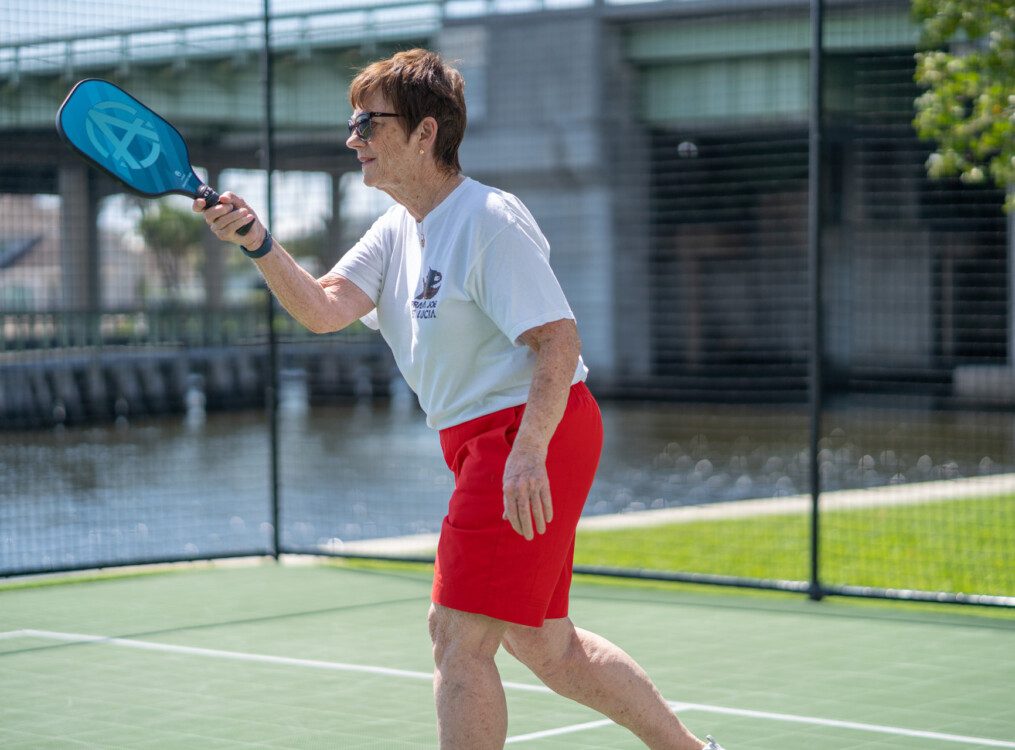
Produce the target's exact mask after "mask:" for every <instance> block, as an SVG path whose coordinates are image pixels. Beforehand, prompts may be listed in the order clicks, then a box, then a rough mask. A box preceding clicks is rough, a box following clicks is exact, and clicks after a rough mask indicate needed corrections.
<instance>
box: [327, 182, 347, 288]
mask: <svg viewBox="0 0 1015 750" xmlns="http://www.w3.org/2000/svg"><path fill="white" fill-rule="evenodd" d="M343 174H345V173H344V172H332V173H331V216H330V217H329V218H328V223H327V230H326V234H325V236H326V238H327V239H326V243H325V245H326V246H325V247H324V249H323V251H322V253H321V272H322V273H323V272H325V271H328V270H330V269H331V267H332V266H333V265H335V263H337V262H338V259H339V258H341V257H342V255H344V254H345V251H346V250H348V249H349V248H348V247H343V245H342V175H343Z"/></svg>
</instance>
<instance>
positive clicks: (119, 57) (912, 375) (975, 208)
mask: <svg viewBox="0 0 1015 750" xmlns="http://www.w3.org/2000/svg"><path fill="white" fill-rule="evenodd" d="M268 6H269V4H268V3H264V4H262V3H260V2H249V1H248V2H238V3H233V4H232V5H231V6H230V8H229V9H228V11H227V13H228V15H227V16H224V17H222V16H220V17H216V18H214V19H209V18H207V17H206V15H205V13H204V12H200V13H196V14H195V15H194V17H188V16H186V15H183V16H181V15H180V13H181V12H180V11H179V9H173V8H168V7H163V8H161V9H157V8H154V7H149V6H142V7H138V6H137V5H136V4H131V3H122V2H116V1H115V0H104V1H103V2H92V3H89V4H87V5H84V6H83V5H77V4H75V5H70V4H68V8H67V12H66V13H63V14H61V15H59V19H60V20H59V25H54V21H53V18H54V17H55V16H54V15H53V14H51V13H46V14H45V18H43V11H42V10H41V9H40V10H33V9H32V8H30V7H27V6H26V7H24V8H20V9H9V8H8V9H0V29H2V30H0V325H2V327H3V339H2V341H3V344H2V349H0V420H2V425H3V429H2V432H0V467H2V477H3V479H2V480H0V574H4V575H14V574H24V573H34V572H44V571H53V570H66V569H75V568H90V567H96V566H106V565H120V564H128V563H138V562H154V561H169V560H188V559H205V558H212V557H224V556H239V555H261V554H278V553H283V552H295V553H311V554H338V555H367V556H378V557H399V558H409V559H427V558H428V557H429V556H431V555H432V551H433V548H434V544H435V535H436V532H437V531H438V530H439V528H440V522H441V518H442V516H443V514H444V508H445V505H446V502H447V498H448V496H449V494H450V490H451V487H452V479H451V476H450V473H449V472H448V471H447V468H446V467H445V466H444V464H443V461H442V458H441V456H440V452H439V448H438V445H437V439H436V436H435V435H434V434H433V433H431V432H430V431H429V430H428V429H427V428H426V426H425V424H424V423H423V419H422V415H421V413H420V412H419V410H418V407H417V405H416V403H415V399H414V397H413V396H412V395H411V393H409V392H408V391H407V388H406V386H405V384H404V382H403V381H402V380H401V377H400V376H399V375H398V373H397V371H396V370H395V369H394V365H393V361H392V359H391V357H390V355H389V354H388V352H387V349H386V347H385V345H384V342H383V341H382V340H381V339H380V338H379V337H378V336H377V335H376V334H374V333H372V332H370V331H369V330H368V329H366V328H365V327H363V326H360V325H355V326H353V327H352V328H350V329H347V330H346V331H344V332H342V333H340V334H334V335H328V336H312V335H311V334H309V333H307V332H305V331H303V330H302V329H300V328H299V326H298V325H297V324H295V323H294V322H293V321H292V320H291V319H290V318H289V317H288V316H287V315H286V314H284V313H281V312H279V311H277V310H275V309H274V308H273V307H272V306H271V304H270V302H269V301H268V296H267V292H266V289H265V287H264V285H263V282H262V281H261V279H260V277H259V275H258V274H257V271H256V269H255V268H254V267H253V265H252V264H250V262H249V261H247V260H246V259H244V258H243V257H242V256H240V254H239V253H238V252H237V251H236V250H235V248H232V247H229V246H225V245H223V244H222V243H220V242H218V241H217V240H215V239H214V237H212V236H211V235H210V234H209V233H208V232H207V231H206V230H205V228H204V225H203V222H202V221H201V219H200V218H199V217H197V216H195V215H193V214H192V213H191V211H190V202H189V200H188V199H185V198H169V199H161V200H158V201H148V200H142V199H138V198H135V197H132V196H129V195H127V194H125V193H124V192H123V191H122V189H121V188H120V187H119V186H118V185H117V184H115V183H113V182H112V181H111V180H109V179H108V178H106V177H104V176H102V175H100V174H99V173H98V172H97V171H95V170H94V169H91V168H90V167H88V166H86V165H85V164H84V163H83V162H82V161H80V160H79V159H77V158H76V157H75V156H74V155H73V154H72V153H70V152H69V151H68V150H67V149H66V148H65V147H64V146H63V144H62V143H61V142H60V140H59V138H58V137H57V134H56V132H55V129H54V127H53V119H54V116H55V113H56V109H57V107H58V106H59V105H60V102H61V101H62V100H63V98H64V96H65V95H66V94H67V91H68V90H69V89H70V87H71V86H72V85H73V84H74V82H75V81H77V80H80V79H83V78H88V77H97V78H104V79H107V80H111V81H113V82H115V83H118V84H120V85H121V86H123V87H124V88H125V89H127V90H128V91H130V92H131V93H132V94H133V95H134V96H136V97H137V98H139V99H140V100H142V101H144V102H145V103H146V104H147V105H148V106H149V107H151V108H152V109H153V110H155V111H156V112H159V113H160V114H162V115H164V116H165V117H166V118H167V119H168V120H170V121H171V122H172V123H173V124H174V125H175V126H176V127H177V128H178V129H179V130H180V131H181V133H182V134H183V136H184V137H185V139H186V141H187V143H188V146H189V148H190V155H191V158H192V161H193V162H194V164H195V165H196V166H197V167H198V168H199V171H200V173H201V176H202V178H203V179H205V180H206V181H207V182H208V183H209V184H211V185H213V186H214V187H216V188H217V189H219V190H220V191H223V190H234V191H236V192H238V193H240V194H242V195H244V196H245V197H246V198H247V199H248V200H249V201H250V202H251V204H252V205H254V206H255V207H256V208H257V210H258V211H259V212H260V214H261V216H262V217H264V218H265V220H266V221H267V222H268V223H270V226H271V228H272V231H273V233H274V235H275V236H276V238H277V239H279V240H280V241H281V242H282V244H283V245H284V246H285V247H286V248H287V249H288V250H289V251H290V252H291V253H292V254H293V255H294V256H295V257H297V258H298V259H299V261H300V263H301V264H302V265H303V266H304V267H306V268H307V269H308V270H310V271H311V272H312V273H314V274H315V275H320V274H323V273H324V272H326V271H327V270H328V269H329V268H331V266H332V265H333V264H334V263H335V262H336V261H337V259H338V258H339V257H340V256H341V254H342V253H343V252H344V251H345V249H347V248H349V247H351V246H352V244H353V243H354V242H355V241H356V239H357V238H358V237H359V235H360V234H361V233H362V232H363V231H364V230H365V228H366V227H368V226H369V224H370V223H371V222H372V220H373V219H374V218H375V217H376V216H377V215H378V214H379V213H380V212H381V211H382V210H384V209H385V208H386V206H387V205H389V203H388V199H387V197H386V196H384V195H382V194H380V193H377V192H372V191H370V190H369V189H367V188H365V187H363V186H362V184H361V181H360V178H359V174H358V164H357V163H356V160H355V156H354V154H353V153H352V152H351V151H349V149H347V148H346V146H345V138H346V135H347V134H346V132H345V119H346V118H347V117H348V115H349V111H350V108H349V105H348V102H347V100H346V89H347V86H348V83H349V81H350V80H351V78H352V76H353V75H354V74H355V72H356V70H357V69H358V68H359V67H361V66H362V65H364V64H365V63H367V62H369V61H371V60H373V59H376V58H379V57H382V56H385V55H387V54H389V53H390V52H393V51H395V50H397V49H402V48H408V47H412V46H427V47H432V48H436V49H439V50H441V51H442V52H443V53H444V54H445V56H446V57H447V58H449V59H451V60H453V61H455V62H456V63H457V65H458V66H459V68H460V69H461V70H462V72H463V74H464V75H465V78H466V90H467V101H468V106H469V128H468V131H467V134H466V140H465V143H464V144H463V147H462V161H463V166H464V168H465V172H466V173H467V174H468V175H470V176H472V177H474V178H476V179H479V180H480V181H482V182H486V183H488V184H491V185H495V186H497V187H500V188H503V189H505V190H508V191H510V192H513V193H515V194H516V195H518V196H519V197H520V198H521V199H522V200H523V201H524V202H525V203H526V205H527V206H528V207H529V208H530V210H531V211H532V213H533V214H534V216H535V217H536V218H537V220H538V221H539V223H540V225H541V227H542V229H543V231H544V232H545V234H546V235H547V237H548V238H549V240H550V243H551V246H552V247H553V255H552V257H551V262H552V264H553V266H554V268H555V270H556V271H557V274H558V276H559V278H560V279H561V282H562V285H563V287H564V289H565V291H566V292H567V294H568V296H569V299H570V300H571V303H572V307H573V309H574V310H575V313H576V315H577V317H578V323H579V328H580V330H581V334H582V338H583V341H584V356H585V359H586V361H587V363H588V364H589V366H590V368H591V375H590V380H589V382H590V385H591V387H592V389H593V391H594V392H595V393H596V394H597V395H598V396H599V397H600V400H601V402H602V406H603V411H604V416H605V420H606V430H607V438H606V440H607V442H606V450H605V454H604V457H603V461H602V465H601V469H600V472H599V475H598V478H597V481H596V484H595V486H594V487H593V491H592V495H591V497H590V499H589V502H588V506H587V509H586V514H585V520H584V521H583V525H582V526H581V527H580V530H579V544H578V552H577V555H578V557H577V562H578V563H579V565H580V566H581V569H583V570H591V571H598V572H603V573H610V574H613V573H618V572H619V573H622V574H625V575H627V574H632V575H633V574H638V575H648V576H652V577H659V578H671V579H680V580H700V581H709V582H714V583H733V584H739V585H749V586H761V587H775V588H785V589H790V590H799V591H807V592H810V593H811V595H814V596H818V595H821V594H822V593H843V594H864V595H887V596H899V597H910V598H929V599H934V600H948V601H959V602H980V603H989V604H1006V605H1011V604H1012V603H1013V601H1015V599H1013V597H1015V576H1013V572H1012V571H1013V570H1015V564H1013V555H1015V445H1013V442H1015V411H1013V410H1012V408H1011V407H1012V406H1013V405H1015V370H1013V369H1012V364H1011V362H1010V354H1009V352H1010V340H1011V330H1012V328H1011V318H1010V310H1011V308H1012V298H1011V292H1010V281H1009V278H1010V271H1009V267H1010V263H1009V258H1010V255H1011V250H1012V242H1013V241H1012V232H1011V229H1010V226H1009V224H1008V217H1007V215H1006V214H1005V212H1004V211H1003V210H1002V204H1003V202H1004V194H1003V191H1001V190H998V189H993V188H990V187H986V186H983V185H969V184H963V183H961V182H959V181H958V180H952V181H947V180H932V179H930V178H929V177H928V176H927V174H926V169H925V162H926V161H927V159H928V157H929V156H930V154H931V152H932V150H933V148H934V144H932V143H929V142H927V141H923V140H920V139H919V138H918V136H917V134H916V132H915V130H914V127H913V124H912V121H913V118H914V100H915V99H916V97H917V96H919V94H920V92H921V89H920V88H919V87H918V86H917V84H916V83H914V71H915V62H914V52H915V51H916V49H917V46H918V41H919V26H918V24H917V22H916V21H914V20H913V18H912V17H911V14H910V9H909V7H908V4H907V3H905V2H898V1H897V0H870V1H864V2H851V3H846V2H826V3H824V6H825V7H824V8H823V19H822V20H823V34H822V35H821V39H822V40H823V42H822V48H821V50H820V51H818V50H815V49H814V44H813V43H812V32H813V29H814V25H813V23H814V20H815V17H814V13H815V12H816V11H818V10H821V9H822V6H821V4H820V3H817V2H812V3H809V4H807V3H803V2H800V3H782V2H771V3H764V2H747V0H728V1H727V0H715V2H698V3H680V2H650V3H635V4H630V3H619V2H618V3H609V2H607V3H603V2H597V3H594V4H593V3H589V2H583V1H579V2H550V0H533V2H500V1H498V0H491V2H483V3H472V2H467V1H466V0H455V1H454V2H444V3H436V2H418V1H417V2H405V3H395V2H391V3H388V4H373V3H349V4H343V5H341V6H331V5H329V4H327V3H316V2H310V1H309V0H275V2H272V3H270V7H268ZM266 18H267V19H269V20H267V21H266ZM1006 33H1011V30H1007V32H1006ZM819 52H820V54H819ZM816 63H818V64H819V65H820V67H819V68H818V70H819V71H820V82H821V86H820V89H819V90H818V91H815V90H814V89H813V88H812V87H811V86H810V85H809V80H810V77H811V75H812V74H813V73H814V71H815V68H814V65H815V64H816ZM269 92H270V96H269ZM816 94H820V96H817V95H816ZM816 102H821V105H822V106H821V116H820V117H819V118H815V117H813V116H812V115H813V114H814V112H815V111H816V110H815V109H814V105H815V103H816ZM816 134H817V135H820V141H816V140H814V139H815V135H816ZM812 144H814V145H816V146H817V148H816V149H813V150H812V149H811V146H812ZM269 173H270V174H271V175H272V178H271V183H270V189H269V183H268V179H267V174H269ZM812 178H814V179H813V180H812ZM815 300H817V303H818V307H817V308H816V307H815ZM815 480H817V483H816V482H815ZM816 511H820V513H817V514H816Z"/></svg>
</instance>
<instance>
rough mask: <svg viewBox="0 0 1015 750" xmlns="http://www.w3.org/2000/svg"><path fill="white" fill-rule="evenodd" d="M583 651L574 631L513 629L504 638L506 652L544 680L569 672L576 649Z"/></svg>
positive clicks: (520, 627)
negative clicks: (567, 670)
mask: <svg viewBox="0 0 1015 750" xmlns="http://www.w3.org/2000/svg"><path fill="white" fill-rule="evenodd" d="M579 647H580V643H579V642H578V638H577V635H576V634H575V632H574V630H573V628H567V629H563V630H559V631H556V632H554V631H552V630H546V629H544V628H527V627H524V626H513V627H511V628H509V629H508V631H507V633H506V634H505V636H504V648H505V650H507V652H508V653H509V654H511V655H512V656H513V657H515V658H516V659H518V661H520V662H521V663H522V664H524V665H525V666H526V667H528V668H529V669H531V670H532V671H533V672H534V673H535V674H536V675H538V676H540V677H548V676H552V675H553V674H555V673H557V672H560V671H562V670H566V669H568V664H569V663H570V660H571V658H572V656H573V654H574V649H575V648H579Z"/></svg>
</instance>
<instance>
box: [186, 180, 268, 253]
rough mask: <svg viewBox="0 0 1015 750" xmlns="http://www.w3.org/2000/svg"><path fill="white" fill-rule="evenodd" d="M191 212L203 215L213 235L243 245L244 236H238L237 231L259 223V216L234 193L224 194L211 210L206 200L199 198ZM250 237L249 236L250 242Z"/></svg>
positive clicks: (224, 240)
mask: <svg viewBox="0 0 1015 750" xmlns="http://www.w3.org/2000/svg"><path fill="white" fill-rule="evenodd" d="M191 210H192V211H194V212H195V213H200V214H203V215H204V220H205V222H206V223H207V224H208V226H209V227H210V228H211V231H212V233H213V234H214V235H215V236H216V237H218V238H219V239H220V240H222V241H223V242H233V243H236V244H242V239H243V235H239V234H237V231H239V230H240V229H241V228H243V227H245V226H246V225H247V224H250V223H252V222H255V221H257V215H256V214H255V213H254V212H253V210H251V208H250V206H248V205H247V203H246V201H244V200H243V199H242V198H240V197H239V196H238V195H235V194H234V193H228V192H227V193H222V195H221V196H219V201H218V203H216V204H215V205H214V206H212V207H211V208H205V201H204V199H203V198H198V199H197V200H195V201H194V203H193V205H192V206H191ZM249 237H250V235H249V234H248V235H247V239H248V240H249Z"/></svg>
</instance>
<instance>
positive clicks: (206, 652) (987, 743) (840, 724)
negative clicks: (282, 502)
mask: <svg viewBox="0 0 1015 750" xmlns="http://www.w3.org/2000/svg"><path fill="white" fill-rule="evenodd" d="M5 638H44V639H49V640H56V641H66V642H70V643H101V644H107V645H111V646H122V647H124V648H133V649H139V650H142V651H158V652H162V653H171V654H189V655H192V656H206V657H211V658H215V659H231V660H233V661H246V662H256V663H261V664H279V665H284V666H294V667H309V668H312V669H326V670H330V671H335V672H359V673H362V674H374V675H385V676H392V677H406V678H409V679H414V680H426V681H427V682H429V681H431V680H432V679H433V674H432V673H430V672H415V671H410V670H407V669H392V668H390V667H375V666H370V665H365V664H346V663H342V662H333V661H321V660H318V659H295V658H292V657H288V656H271V655H268V654H251V653H245V652H242V651H223V650H220V649H213V648H199V647H196V646H180V645H176V644H172V643H156V642H153V641H138V640H134V639H131V638H109V637H106V636H101V635H86V634H83V633H59V632H55V631H52V630H33V629H25V630H12V631H9V632H6V633H0V639H5ZM504 687H505V688H506V689H508V690H522V691H527V692H533V693H551V692H552V691H551V690H550V689H549V688H548V687H546V686H545V685H529V684H526V683H523V682H505V683H504ZM670 706H671V707H672V708H673V709H674V710H679V711H701V712H703V713H713V714H726V715H729V716H745V717H749V718H754V719H764V720H766V721H786V722H792V723H796V724H810V725H813V726H822V727H834V728H837V729H853V730H856V731H860V732H872V733H875V734H889V735H895V736H899V737H916V738H920V739H930V740H938V741H941V742H960V743H965V744H967V745H978V746H981V747H1003V748H1013V749H1015V742H1009V741H1007V740H995V739H989V738H986V737H968V736H965V735H960V734H945V733H942V732H927V731H923V730H919V729H905V728H903V727H891V726H885V725H881V724H864V723H861V722H854V721H839V720H837V719H822V718H820V717H815V716H798V715H796V714H782V713H773V712H770V711H752V710H750V709H745V708H728V707H726V706H714V705H710V704H706V703H685V702H671V703H670ZM611 723H612V722H611V721H609V720H607V719H603V720H599V721H590V722H585V723H583V724H573V725H570V726H567V727H559V728H556V729H550V730H545V731H544V732H533V733H531V734H525V735H516V736H515V737H510V738H508V740H507V741H508V742H510V743H519V742H525V741H528V740H533V739H539V738H541V737H551V736H555V735H560V734H568V733H571V732H579V731H584V730H586V729H594V728H598V727H602V726H607V725H608V724H611Z"/></svg>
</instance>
